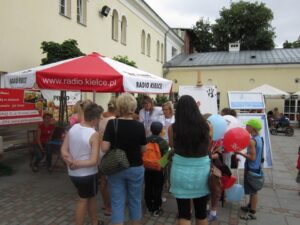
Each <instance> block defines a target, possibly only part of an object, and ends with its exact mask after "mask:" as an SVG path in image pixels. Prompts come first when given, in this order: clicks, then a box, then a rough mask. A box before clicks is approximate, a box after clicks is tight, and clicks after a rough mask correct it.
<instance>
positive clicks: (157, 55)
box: [156, 41, 160, 62]
mask: <svg viewBox="0 0 300 225" xmlns="http://www.w3.org/2000/svg"><path fill="white" fill-rule="evenodd" d="M159 51H160V50H159V41H157V42H156V61H157V62H159Z"/></svg>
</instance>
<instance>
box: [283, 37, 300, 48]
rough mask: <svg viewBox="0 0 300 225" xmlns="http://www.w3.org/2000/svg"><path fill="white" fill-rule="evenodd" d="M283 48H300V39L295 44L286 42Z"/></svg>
mask: <svg viewBox="0 0 300 225" xmlns="http://www.w3.org/2000/svg"><path fill="white" fill-rule="evenodd" d="M283 48H300V38H299V39H298V40H297V41H294V42H288V41H285V42H284V43H283Z"/></svg>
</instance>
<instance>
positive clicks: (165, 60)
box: [163, 27, 171, 78]
mask: <svg viewBox="0 0 300 225" xmlns="http://www.w3.org/2000/svg"><path fill="white" fill-rule="evenodd" d="M170 30H171V28H170V27H169V28H168V30H167V31H166V33H165V37H164V39H165V40H164V42H165V55H164V64H165V63H166V62H167V35H168V33H169V31H170ZM168 70H169V69H167V71H166V72H163V78H165V75H166V74H167V73H168V72H169V71H168Z"/></svg>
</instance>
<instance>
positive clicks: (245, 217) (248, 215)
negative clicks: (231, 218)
mask: <svg viewBox="0 0 300 225" xmlns="http://www.w3.org/2000/svg"><path fill="white" fill-rule="evenodd" d="M240 219H242V220H256V215H255V214H254V213H251V212H247V213H246V214H245V215H241V216H240Z"/></svg>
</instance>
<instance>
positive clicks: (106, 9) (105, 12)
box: [99, 5, 110, 16]
mask: <svg viewBox="0 0 300 225" xmlns="http://www.w3.org/2000/svg"><path fill="white" fill-rule="evenodd" d="M109 12H110V8H109V7H108V6H107V5H105V6H103V7H102V9H101V11H100V12H99V13H100V15H102V16H108V14H109Z"/></svg>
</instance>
